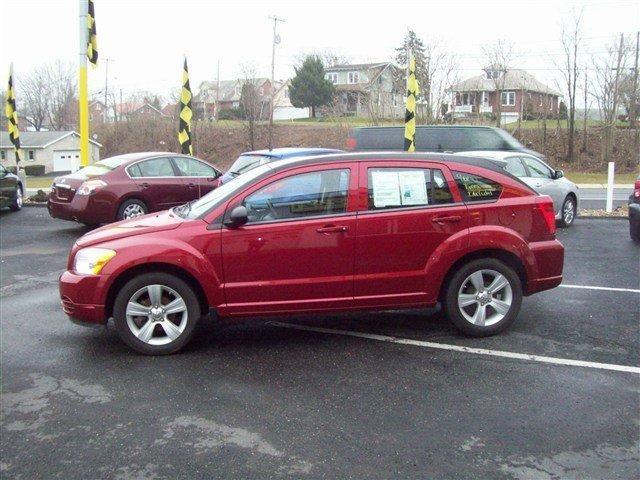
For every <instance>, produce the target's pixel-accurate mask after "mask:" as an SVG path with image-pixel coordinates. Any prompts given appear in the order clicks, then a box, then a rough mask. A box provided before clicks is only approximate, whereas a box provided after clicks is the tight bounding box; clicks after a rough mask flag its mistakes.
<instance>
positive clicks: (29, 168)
mask: <svg viewBox="0 0 640 480" xmlns="http://www.w3.org/2000/svg"><path fill="white" fill-rule="evenodd" d="M24 173H26V174H27V175H29V176H30V177H38V176H41V175H44V165H25V166H24Z"/></svg>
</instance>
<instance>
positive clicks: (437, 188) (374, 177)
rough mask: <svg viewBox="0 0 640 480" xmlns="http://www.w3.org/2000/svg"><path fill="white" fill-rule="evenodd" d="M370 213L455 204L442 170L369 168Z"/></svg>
mask: <svg viewBox="0 0 640 480" xmlns="http://www.w3.org/2000/svg"><path fill="white" fill-rule="evenodd" d="M368 178H369V180H368V186H369V192H368V193H369V210H381V209H386V208H402V207H418V206H427V205H442V204H447V203H453V202H454V200H453V196H452V195H451V191H450V190H449V186H448V185H447V182H446V180H445V178H444V175H443V174H442V171H441V170H437V169H430V168H370V169H369V175H368Z"/></svg>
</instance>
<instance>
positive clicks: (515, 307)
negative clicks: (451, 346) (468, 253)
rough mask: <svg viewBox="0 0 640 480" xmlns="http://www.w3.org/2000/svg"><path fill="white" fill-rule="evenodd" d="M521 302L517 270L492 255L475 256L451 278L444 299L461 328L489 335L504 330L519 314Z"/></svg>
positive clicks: (471, 333)
mask: <svg viewBox="0 0 640 480" xmlns="http://www.w3.org/2000/svg"><path fill="white" fill-rule="evenodd" d="M521 304H522V285H521V282H520V278H519V277H518V274H517V273H516V272H515V271H514V270H513V269H512V268H511V267H510V266H508V265H507V264H505V263H503V262H501V261H500V260H496V259H493V258H487V259H480V260H474V261H472V262H469V263H468V264H466V265H464V266H462V267H461V268H459V269H458V270H457V271H456V272H455V273H454V274H453V275H452V276H451V279H450V280H449V283H448V285H447V287H446V292H445V296H444V301H443V307H444V310H445V313H446V314H447V317H448V318H449V319H450V320H451V321H452V322H453V324H454V325H455V326H456V327H457V328H458V329H459V330H461V331H462V332H464V333H466V334H468V335H473V336H478V337H481V336H487V335H493V334H496V333H498V332H501V331H502V330H504V329H505V328H507V327H508V326H509V325H510V324H511V323H512V322H513V321H514V320H515V318H516V316H517V315H518V312H519V311H520V305H521Z"/></svg>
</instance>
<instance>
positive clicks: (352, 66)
mask: <svg viewBox="0 0 640 480" xmlns="http://www.w3.org/2000/svg"><path fill="white" fill-rule="evenodd" d="M387 65H389V62H376V63H344V64H340V65H334V66H332V67H325V69H324V71H325V72H344V71H352V70H369V69H370V68H377V67H386V66H387Z"/></svg>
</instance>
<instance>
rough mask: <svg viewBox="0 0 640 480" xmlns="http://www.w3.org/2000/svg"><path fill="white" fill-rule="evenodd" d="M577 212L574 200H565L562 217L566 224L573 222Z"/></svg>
mask: <svg viewBox="0 0 640 480" xmlns="http://www.w3.org/2000/svg"><path fill="white" fill-rule="evenodd" d="M575 214H576V207H575V205H574V204H573V200H571V199H567V200H566V201H565V202H564V207H563V208H562V219H563V220H564V223H565V224H566V225H571V222H573V217H575Z"/></svg>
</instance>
